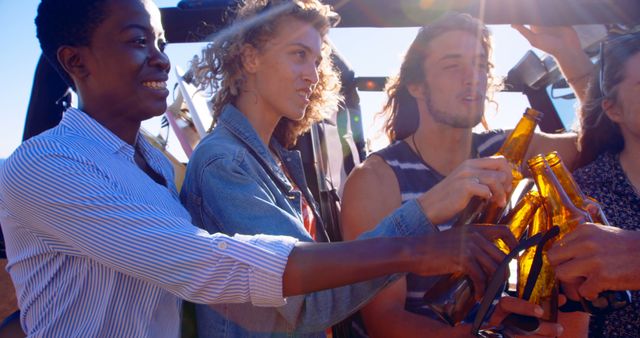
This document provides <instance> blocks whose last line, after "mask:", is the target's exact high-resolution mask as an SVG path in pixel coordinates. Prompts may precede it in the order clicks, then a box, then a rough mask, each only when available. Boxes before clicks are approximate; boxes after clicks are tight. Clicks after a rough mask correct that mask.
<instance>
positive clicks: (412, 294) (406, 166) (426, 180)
mask: <svg viewBox="0 0 640 338" xmlns="http://www.w3.org/2000/svg"><path fill="white" fill-rule="evenodd" d="M505 137H506V134H505V132H504V131H503V130H492V131H488V132H484V133H478V134H476V133H474V134H473V140H472V150H473V157H486V156H491V155H493V154H495V153H496V152H497V151H498V149H500V146H501V145H502V142H503V141H504V139H505ZM374 154H375V155H378V156H380V157H381V158H382V159H383V160H384V161H385V162H386V163H387V164H388V165H389V167H391V169H393V172H394V173H395V175H396V178H397V180H398V184H399V187H400V194H401V197H402V203H405V202H406V201H409V200H412V199H415V198H417V197H418V196H420V195H422V194H423V193H425V192H426V191H428V190H429V189H431V188H432V187H433V186H434V185H436V184H438V183H439V182H440V181H442V180H443V179H444V175H442V174H440V173H439V172H437V171H436V170H435V169H433V168H432V167H431V166H429V165H428V164H426V163H425V162H424V161H423V160H422V159H421V158H420V157H419V156H418V155H417V154H416V153H415V152H414V151H413V150H412V149H411V147H410V146H409V145H408V144H407V143H406V142H404V141H397V142H395V143H394V144H392V145H390V146H388V147H386V148H384V149H382V150H380V151H378V152H376V153H374ZM455 219H456V217H454V218H453V219H451V220H449V221H448V222H445V223H443V224H440V225H438V228H439V229H440V230H441V231H443V230H446V229H449V228H450V227H451V224H452V223H453V221H454V220H455ZM406 280H407V298H406V300H405V310H407V311H409V312H413V313H416V314H420V315H425V316H429V317H432V318H437V317H435V315H434V314H433V313H432V312H431V311H430V310H429V308H428V307H427V306H425V302H424V301H423V299H422V298H423V296H424V294H425V292H427V290H429V288H431V287H432V286H433V284H434V283H435V282H436V281H437V280H438V278H434V277H422V276H418V275H415V274H407V278H406Z"/></svg>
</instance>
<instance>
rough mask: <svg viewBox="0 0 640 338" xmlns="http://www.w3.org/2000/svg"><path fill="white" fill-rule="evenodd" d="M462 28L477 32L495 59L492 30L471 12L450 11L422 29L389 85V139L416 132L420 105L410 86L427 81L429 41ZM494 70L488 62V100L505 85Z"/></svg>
mask: <svg viewBox="0 0 640 338" xmlns="http://www.w3.org/2000/svg"><path fill="white" fill-rule="evenodd" d="M460 30H461V31H465V32H470V33H472V34H474V35H477V36H478V39H480V42H481V43H482V48H483V49H484V51H485V54H486V55H487V60H488V61H489V60H491V52H492V47H491V33H490V32H489V29H488V28H487V27H486V26H485V25H484V24H482V22H480V21H479V20H478V19H475V18H473V17H472V16H470V15H469V14H462V13H449V14H446V15H444V16H443V17H441V18H439V19H438V20H436V21H434V22H433V23H431V24H429V25H427V26H424V27H422V28H420V31H419V32H418V35H417V36H416V38H415V39H414V40H413V42H412V43H411V46H409V49H408V50H407V53H406V54H405V57H404V60H403V61H402V65H401V66H400V73H399V74H398V75H397V76H395V77H392V78H390V79H389V81H388V82H387V85H386V88H385V92H386V93H387V102H386V103H385V105H384V107H383V108H382V111H381V112H380V113H379V114H378V115H379V116H381V117H382V118H384V124H383V126H382V130H383V131H384V132H385V134H386V135H387V137H388V138H389V141H391V142H393V141H396V140H401V139H404V138H406V137H409V136H410V135H411V134H413V133H415V131H416V128H417V127H418V123H419V119H420V117H419V113H418V105H417V103H416V99H415V98H414V97H413V96H411V94H410V93H409V90H408V86H409V85H411V84H421V83H423V82H424V79H425V72H426V71H427V70H426V69H424V67H423V62H424V58H425V57H426V55H427V50H428V48H429V44H430V43H431V41H433V39H435V38H436V37H438V36H440V35H442V34H444V33H447V32H451V31H460ZM492 69H493V64H492V63H491V62H488V70H487V75H488V80H489V82H488V83H489V84H488V88H487V90H488V92H487V100H488V101H489V102H493V98H492V97H493V93H494V91H496V90H499V89H500V88H501V85H500V84H499V83H496V81H495V78H494V77H493V75H492Z"/></svg>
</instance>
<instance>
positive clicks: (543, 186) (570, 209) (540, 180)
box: [528, 155, 592, 320]
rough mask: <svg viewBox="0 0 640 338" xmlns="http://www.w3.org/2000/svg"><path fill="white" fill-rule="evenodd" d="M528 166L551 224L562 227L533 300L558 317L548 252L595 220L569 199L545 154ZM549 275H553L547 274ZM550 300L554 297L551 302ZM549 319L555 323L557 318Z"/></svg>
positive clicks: (554, 286) (555, 287)
mask: <svg viewBox="0 0 640 338" xmlns="http://www.w3.org/2000/svg"><path fill="white" fill-rule="evenodd" d="M528 164H529V169H530V170H531V173H532V174H533V179H534V181H535V182H536V186H537V187H538V191H539V192H540V195H541V196H542V197H544V198H545V203H544V206H545V209H546V211H547V213H548V214H549V215H548V219H549V220H550V225H557V226H558V227H559V228H560V234H559V235H558V237H557V238H556V239H553V240H550V241H549V242H547V244H546V245H545V247H544V250H543V268H542V269H541V273H540V277H538V281H537V282H536V285H535V287H534V290H533V293H532V294H531V298H530V301H532V302H535V303H537V304H540V305H542V306H543V308H544V309H545V310H549V311H551V314H556V313H555V312H556V311H557V283H556V280H555V276H554V274H553V271H552V270H546V271H545V265H547V269H550V267H549V265H548V264H549V263H548V260H546V251H547V249H548V248H549V247H550V246H551V245H552V243H554V242H555V241H556V240H558V239H560V238H562V237H563V236H565V235H566V234H568V233H569V232H571V231H573V230H575V228H576V227H577V226H578V225H580V224H582V223H585V222H591V221H592V219H591V216H590V215H589V213H587V212H586V211H584V210H582V209H580V208H578V207H577V206H576V205H575V204H574V203H573V201H572V200H571V199H570V198H569V196H568V195H567V193H566V192H565V190H564V188H563V186H562V185H561V184H560V182H559V180H558V178H557V177H556V176H555V174H554V173H553V171H552V170H551V168H550V167H549V165H548V163H547V161H546V160H545V159H544V157H543V156H542V155H537V156H536V157H534V158H532V159H530V160H529V162H528ZM549 272H550V275H547V273H549ZM551 277H553V278H551ZM554 290H555V291H554ZM554 293H556V297H555V298H554V296H553V294H554ZM547 297H551V298H550V299H549V300H548V301H547V300H546V299H547ZM548 319H551V320H552V319H553V318H548Z"/></svg>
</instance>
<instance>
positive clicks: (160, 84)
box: [142, 81, 167, 89]
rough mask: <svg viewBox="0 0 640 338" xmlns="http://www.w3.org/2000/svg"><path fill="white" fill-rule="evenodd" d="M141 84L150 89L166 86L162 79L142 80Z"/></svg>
mask: <svg viewBox="0 0 640 338" xmlns="http://www.w3.org/2000/svg"><path fill="white" fill-rule="evenodd" d="M142 85H143V86H145V87H148V88H151V89H165V88H167V83H166V82H164V81H147V82H143V83H142Z"/></svg>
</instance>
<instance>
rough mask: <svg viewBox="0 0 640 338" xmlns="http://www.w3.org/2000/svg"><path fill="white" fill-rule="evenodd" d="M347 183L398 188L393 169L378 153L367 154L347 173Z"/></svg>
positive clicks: (377, 187)
mask: <svg viewBox="0 0 640 338" xmlns="http://www.w3.org/2000/svg"><path fill="white" fill-rule="evenodd" d="M347 184H355V185H362V186H363V187H370V188H373V189H375V190H379V189H381V188H390V187H396V189H398V188H397V185H398V182H397V180H396V177H395V174H394V172H393V169H391V167H390V166H389V165H388V164H387V162H385V161H384V159H382V157H380V156H378V155H372V156H369V157H368V158H367V159H366V160H365V161H364V162H362V163H361V164H360V165H358V166H357V167H356V168H355V169H354V170H353V171H352V172H351V174H350V175H349V179H348V180H347Z"/></svg>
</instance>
